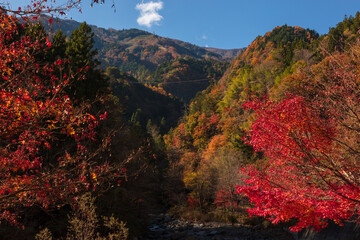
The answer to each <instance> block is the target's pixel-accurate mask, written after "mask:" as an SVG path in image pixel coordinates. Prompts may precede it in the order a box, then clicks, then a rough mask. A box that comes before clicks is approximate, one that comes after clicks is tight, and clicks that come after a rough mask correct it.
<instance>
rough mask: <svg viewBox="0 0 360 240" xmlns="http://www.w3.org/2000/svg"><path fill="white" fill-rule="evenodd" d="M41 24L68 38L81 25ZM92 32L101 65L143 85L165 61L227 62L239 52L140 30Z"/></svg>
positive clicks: (45, 21) (95, 29)
mask: <svg viewBox="0 0 360 240" xmlns="http://www.w3.org/2000/svg"><path fill="white" fill-rule="evenodd" d="M41 21H42V23H43V24H44V25H45V27H47V28H48V29H49V28H51V31H52V32H56V31H57V30H58V29H61V30H62V31H63V32H64V34H65V35H67V36H69V35H70V34H71V32H72V31H73V30H74V29H76V28H77V27H78V26H79V25H80V23H79V22H76V21H74V20H63V19H55V20H54V22H53V23H52V24H49V23H48V17H46V16H44V17H43V18H42V20H41ZM91 28H92V30H93V32H94V33H95V37H94V39H95V47H96V48H97V49H98V58H99V60H100V61H101V62H102V64H103V65H104V66H116V67H119V68H120V70H122V71H124V72H127V73H129V74H130V75H132V76H134V77H136V78H138V79H139V80H140V81H145V80H149V79H150V75H151V74H152V73H153V72H154V71H155V70H156V67H157V66H158V65H159V64H161V63H163V62H166V61H170V60H175V59H178V58H182V57H192V58H195V59H215V60H219V61H224V60H229V59H231V58H234V56H235V55H236V54H237V52H238V51H239V50H238V49H233V50H222V49H212V48H210V49H207V48H202V47H199V46H196V45H193V44H190V43H187V42H183V41H180V40H175V39H170V38H165V37H160V36H157V35H154V34H151V33H149V32H146V31H142V30H138V29H128V30H115V29H104V28H99V27H96V26H93V25H91Z"/></svg>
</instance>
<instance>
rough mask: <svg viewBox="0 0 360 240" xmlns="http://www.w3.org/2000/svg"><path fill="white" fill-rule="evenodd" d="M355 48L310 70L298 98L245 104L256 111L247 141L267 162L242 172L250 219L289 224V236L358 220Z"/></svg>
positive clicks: (359, 97)
mask: <svg viewBox="0 0 360 240" xmlns="http://www.w3.org/2000/svg"><path fill="white" fill-rule="evenodd" d="M358 48H359V45H356V46H354V49H355V50H354V51H352V52H350V53H343V54H341V55H340V54H339V55H334V56H329V57H328V58H326V59H325V60H323V62H322V63H320V64H319V65H318V66H315V67H314V69H313V71H312V75H311V78H309V79H304V80H303V83H304V87H303V90H299V92H300V93H301V94H302V95H303V96H292V95H288V96H287V98H285V99H282V100H280V101H277V102H275V101H272V100H269V99H265V100H259V99H256V100H254V101H249V102H247V103H246V104H245V107H247V108H251V109H252V110H253V111H254V112H255V113H254V114H255V121H254V122H253V124H252V128H251V131H250V133H249V138H248V139H247V142H248V143H249V144H250V145H252V146H253V147H254V149H255V150H257V151H262V152H263V153H264V155H265V157H266V159H267V162H266V163H265V164H263V166H255V165H251V166H248V167H246V168H243V169H242V170H241V171H242V173H245V174H247V176H248V178H246V179H243V181H244V183H245V184H244V185H241V186H237V192H238V193H239V194H244V195H246V196H247V197H248V198H249V199H250V201H251V202H253V203H254V207H253V208H251V209H250V210H249V212H250V213H251V214H254V215H259V216H264V217H267V218H269V219H271V220H272V222H273V223H278V222H287V221H291V220H293V219H295V220H296V224H295V226H293V227H292V228H291V230H294V231H299V230H301V229H303V228H306V227H313V228H315V229H317V230H320V229H321V228H324V227H326V226H327V224H328V220H332V221H334V222H335V223H338V224H340V225H341V224H342V223H343V222H344V221H347V220H350V219H351V220H359V215H358V209H359V205H360V182H359V179H360V161H359V152H358V149H359V143H360V141H359V140H360V139H359V137H360V135H359V132H360V118H359V117H358V116H360V107H359V106H360V91H359V89H360V88H359V81H358V79H359V75H358V71H357V70H356V69H359V63H360V61H359V59H360V58H359V56H358V51H357V50H358Z"/></svg>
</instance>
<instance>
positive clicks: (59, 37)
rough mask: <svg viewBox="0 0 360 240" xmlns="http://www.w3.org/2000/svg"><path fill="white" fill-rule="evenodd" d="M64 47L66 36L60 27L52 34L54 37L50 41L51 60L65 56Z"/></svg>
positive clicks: (65, 46) (65, 45)
mask: <svg viewBox="0 0 360 240" xmlns="http://www.w3.org/2000/svg"><path fill="white" fill-rule="evenodd" d="M66 48H67V43H66V36H65V35H64V33H63V31H62V30H61V29H60V30H59V31H57V32H56V34H55V35H54V38H53V40H52V43H51V50H50V53H51V58H52V60H53V61H55V60H57V59H59V58H62V59H64V58H67V57H66V54H65V52H66Z"/></svg>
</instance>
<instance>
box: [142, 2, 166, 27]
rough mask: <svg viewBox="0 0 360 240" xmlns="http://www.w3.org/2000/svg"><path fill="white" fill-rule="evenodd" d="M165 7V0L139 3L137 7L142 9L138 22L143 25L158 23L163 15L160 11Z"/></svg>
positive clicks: (148, 25)
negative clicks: (163, 0)
mask: <svg viewBox="0 0 360 240" xmlns="http://www.w3.org/2000/svg"><path fill="white" fill-rule="evenodd" d="M162 8H163V2H161V1H159V2H153V1H151V2H148V3H139V4H137V5H136V9H137V10H139V11H140V16H139V17H138V19H137V22H138V24H139V25H141V26H146V27H151V26H152V25H153V24H158V23H159V22H160V21H161V19H163V17H162V16H161V15H160V14H159V13H158V11H160V10H161V9H162Z"/></svg>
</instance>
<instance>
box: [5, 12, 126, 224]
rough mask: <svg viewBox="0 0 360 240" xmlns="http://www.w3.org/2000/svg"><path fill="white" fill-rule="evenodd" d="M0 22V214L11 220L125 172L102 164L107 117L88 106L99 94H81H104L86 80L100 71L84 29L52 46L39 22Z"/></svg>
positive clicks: (107, 140)
mask: <svg viewBox="0 0 360 240" xmlns="http://www.w3.org/2000/svg"><path fill="white" fill-rule="evenodd" d="M0 21H1V24H0V26H1V27H0V49H1V50H0V78H1V79H0V109H1V110H0V144H1V145H0V146H1V148H0V162H1V184H0V195H1V196H0V199H1V200H0V211H1V219H2V220H7V221H9V222H12V223H16V220H17V219H16V218H17V216H18V214H19V213H20V212H21V211H20V210H21V209H23V208H24V207H31V206H34V205H40V206H42V207H43V208H53V207H61V206H63V205H64V204H68V203H71V202H73V201H74V200H75V199H76V198H77V196H79V195H81V194H82V193H83V192H86V191H93V190H95V189H96V188H97V186H100V185H101V183H102V182H103V181H104V180H105V179H107V178H109V177H111V176H120V175H122V174H124V172H123V170H121V169H116V168H114V166H111V165H110V164H109V162H108V161H107V159H106V151H107V149H108V147H109V144H110V138H108V137H106V135H105V134H102V133H99V122H100V121H101V120H104V119H105V118H106V115H107V113H106V112H105V111H103V112H100V113H99V114H98V113H97V111H95V110H96V109H94V108H90V105H89V103H90V102H91V103H93V101H95V97H94V96H97V95H96V94H95V92H92V93H89V95H87V92H85V93H82V92H81V94H80V91H83V89H82V88H84V87H83V86H84V84H88V85H89V86H90V87H89V88H87V90H88V91H89V90H93V91H94V89H97V90H98V89H100V90H101V88H100V87H99V86H98V85H96V84H97V82H96V81H95V80H94V79H91V78H90V77H89V73H91V74H92V76H94V75H95V74H93V72H94V71H95V72H97V70H96V69H95V68H94V67H95V66H94V62H93V60H92V57H93V53H92V52H91V51H90V50H91V48H92V47H93V46H92V42H91V41H90V39H91V35H90V33H89V32H88V30H87V29H89V28H88V27H87V26H86V24H84V25H82V27H81V28H80V29H79V30H78V31H77V32H74V34H73V35H71V37H70V40H69V41H68V42H66V41H65V37H63V36H61V34H57V35H56V36H55V38H54V39H53V41H52V42H51V41H50V40H49V37H48V36H47V34H45V32H44V31H43V28H42V27H41V26H39V25H33V24H31V23H30V22H24V21H23V22H20V21H19V20H18V19H16V18H15V17H14V16H11V15H7V14H5V13H4V12H1V13H0ZM81 34H83V35H81ZM78 36H80V37H78ZM77 37H78V38H77ZM87 44H88V45H87ZM65 45H68V48H67V50H65V49H61V48H63V47H65ZM77 51H79V52H80V53H78V52H77ZM82 51H85V52H82ZM85 53H88V55H86V54H85ZM100 80H104V79H101V78H97V81H100ZM92 85H95V86H94V87H91V86H92ZM90 96H91V97H90ZM97 100H98V101H100V100H101V99H100V98H98V99H97ZM103 110H104V109H103Z"/></svg>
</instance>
